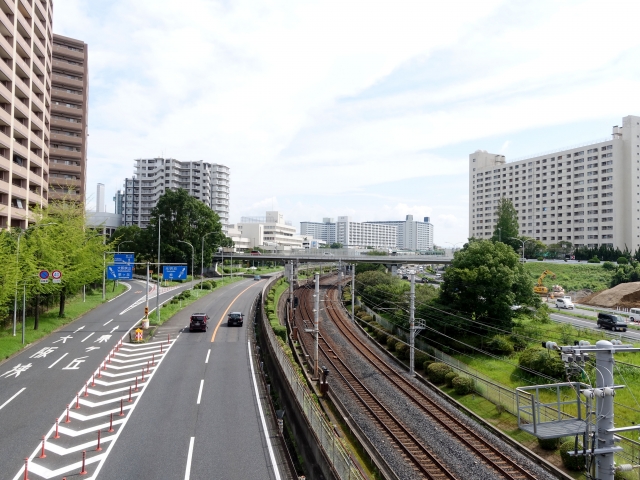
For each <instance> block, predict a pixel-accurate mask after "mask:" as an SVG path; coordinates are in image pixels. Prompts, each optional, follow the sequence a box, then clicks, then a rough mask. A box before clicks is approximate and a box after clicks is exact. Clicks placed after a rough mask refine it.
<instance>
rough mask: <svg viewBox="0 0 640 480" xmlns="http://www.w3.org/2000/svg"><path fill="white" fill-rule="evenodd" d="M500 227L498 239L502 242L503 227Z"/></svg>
mask: <svg viewBox="0 0 640 480" xmlns="http://www.w3.org/2000/svg"><path fill="white" fill-rule="evenodd" d="M496 228H497V229H498V241H499V242H500V243H502V228H500V227H496Z"/></svg>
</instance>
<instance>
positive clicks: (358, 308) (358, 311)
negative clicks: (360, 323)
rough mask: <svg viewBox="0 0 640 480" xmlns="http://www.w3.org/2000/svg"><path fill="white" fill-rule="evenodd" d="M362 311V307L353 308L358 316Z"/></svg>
mask: <svg viewBox="0 0 640 480" xmlns="http://www.w3.org/2000/svg"><path fill="white" fill-rule="evenodd" d="M361 310H362V307H361V306H360V305H356V306H355V307H353V312H354V313H355V314H356V315H357V314H358V313H360V311H361Z"/></svg>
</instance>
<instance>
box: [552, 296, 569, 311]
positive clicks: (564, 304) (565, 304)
mask: <svg viewBox="0 0 640 480" xmlns="http://www.w3.org/2000/svg"><path fill="white" fill-rule="evenodd" d="M556 307H558V308H570V309H571V310H573V302H572V301H571V297H563V298H556Z"/></svg>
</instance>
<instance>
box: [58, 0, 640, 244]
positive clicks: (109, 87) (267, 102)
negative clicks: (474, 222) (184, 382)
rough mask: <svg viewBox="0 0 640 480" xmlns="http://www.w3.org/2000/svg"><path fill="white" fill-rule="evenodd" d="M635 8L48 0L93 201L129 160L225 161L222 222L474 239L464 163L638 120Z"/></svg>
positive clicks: (543, 147) (580, 2) (568, 142)
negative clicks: (75, 48)
mask: <svg viewBox="0 0 640 480" xmlns="http://www.w3.org/2000/svg"><path fill="white" fill-rule="evenodd" d="M639 16H640V2H638V1H637V0H620V1H617V2H603V1H601V0H596V1H592V0H566V1H560V0H550V1H547V0H536V1H535V2H531V1H524V0H513V1H501V0H448V1H446V2H442V1H437V2H436V1H431V0H419V1H403V0H393V1H384V2H383V1H376V0H368V1H349V0H339V1H333V0H322V1H305V0H295V1H289V0H256V1H248V0H236V1H232V0H219V1H218V0H180V1H177V0H56V1H55V4H54V19H53V22H54V32H56V33H58V34H61V35H66V36H69V37H73V38H77V39H81V40H84V41H85V42H86V43H87V44H88V45H89V72H90V78H89V83H90V95H89V96H90V101H89V135H90V136H89V141H88V169H87V170H88V174H87V196H88V198H87V204H88V207H89V208H91V209H93V208H95V193H94V192H95V187H96V184H97V183H98V182H101V183H104V184H105V187H106V199H107V211H111V212H113V211H114V204H113V202H112V201H111V198H112V197H113V194H114V193H115V191H116V190H118V189H120V188H122V185H123V181H124V179H125V178H126V177H130V176H131V175H132V174H133V164H134V159H136V158H153V157H158V156H164V157H166V158H169V157H171V158H176V159H178V160H181V161H192V160H204V161H208V162H215V163H221V164H224V165H227V166H228V167H230V169H231V198H230V220H231V222H233V223H235V222H238V221H240V218H241V217H242V216H263V215H264V214H265V213H264V212H265V211H266V210H279V211H281V212H282V213H283V214H284V216H285V219H287V220H290V221H292V222H293V225H294V226H297V227H298V228H299V222H301V221H322V218H323V217H334V218H335V217H338V216H341V215H349V216H351V217H352V219H353V220H354V221H367V220H400V219H404V218H405V216H406V215H407V214H412V215H413V216H414V219H416V218H417V219H420V218H422V217H425V216H429V217H430V218H431V223H432V224H433V225H434V240H435V243H436V244H437V245H440V246H444V247H446V246H451V245H452V244H456V243H461V242H464V241H465V240H466V239H467V237H468V235H469V231H468V217H469V207H468V200H469V198H468V161H469V154H470V153H472V152H474V151H476V150H478V149H481V150H487V151H489V152H492V153H500V154H503V155H506V157H507V161H509V160H510V159H515V158H521V157H525V156H533V155H535V154H537V153H542V152H546V151H551V150H554V149H560V148H562V147H569V146H572V145H577V144H581V143H588V142H590V141H594V140H600V139H605V138H608V137H610V134H611V127H612V126H613V125H621V119H622V117H624V116H626V115H637V114H640V105H638V103H639V102H640V100H639V99H640V95H638V94H637V93H636V94H633V92H634V91H635V92H640V63H639V62H637V59H638V58H640V36H638V35H637V33H636V32H637V25H636V19H637V18H638V17H639Z"/></svg>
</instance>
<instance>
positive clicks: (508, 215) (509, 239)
mask: <svg viewBox="0 0 640 480" xmlns="http://www.w3.org/2000/svg"><path fill="white" fill-rule="evenodd" d="M496 212H497V214H498V220H497V223H496V228H495V230H494V231H493V237H491V240H492V241H494V242H498V241H500V242H502V243H506V244H507V245H510V246H511V247H512V248H513V249H514V250H517V249H518V247H520V246H521V244H520V242H518V241H516V240H513V238H518V233H519V232H518V231H519V229H520V226H519V225H518V212H517V211H516V209H515V207H514V206H513V203H512V202H511V200H509V199H507V198H501V199H500V202H499V203H498V209H497V210H496Z"/></svg>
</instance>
